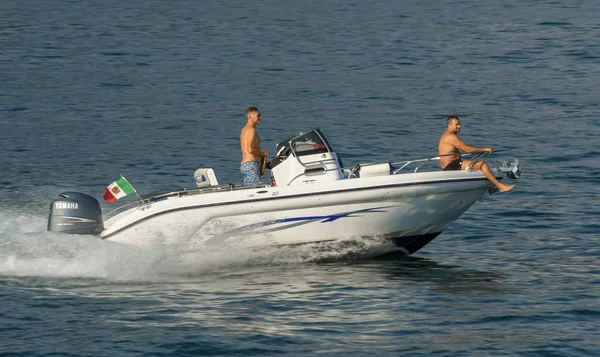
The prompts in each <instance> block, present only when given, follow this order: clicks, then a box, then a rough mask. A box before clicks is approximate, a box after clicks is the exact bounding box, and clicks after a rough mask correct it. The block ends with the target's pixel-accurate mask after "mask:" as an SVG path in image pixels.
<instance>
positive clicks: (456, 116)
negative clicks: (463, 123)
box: [446, 114, 459, 126]
mask: <svg viewBox="0 0 600 357" xmlns="http://www.w3.org/2000/svg"><path fill="white" fill-rule="evenodd" d="M452 119H456V120H459V119H458V115H456V114H453V115H450V116H449V117H448V119H447V120H446V126H448V125H450V122H451V121H452Z"/></svg>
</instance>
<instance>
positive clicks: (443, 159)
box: [438, 115, 515, 192]
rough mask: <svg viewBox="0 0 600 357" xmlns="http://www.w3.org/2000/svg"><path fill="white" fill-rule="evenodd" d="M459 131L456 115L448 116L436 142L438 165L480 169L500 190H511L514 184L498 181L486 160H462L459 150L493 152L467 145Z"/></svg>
mask: <svg viewBox="0 0 600 357" xmlns="http://www.w3.org/2000/svg"><path fill="white" fill-rule="evenodd" d="M459 132H460V120H458V117H457V116H456V115H451V116H449V117H448V121H447V126H446V131H445V132H444V134H442V137H441V138H440V142H439V144H438V155H440V166H441V167H442V170H444V171H448V170H466V169H469V170H481V171H482V172H483V174H484V175H485V177H486V178H487V179H488V180H490V181H491V182H492V183H493V184H494V185H496V187H498V190H499V191H500V192H508V191H510V190H512V189H513V187H515V185H504V184H502V183H500V181H498V180H497V179H496V177H495V176H494V174H493V173H492V170H490V167H489V166H488V164H487V162H485V161H473V160H464V161H463V160H462V157H461V155H460V152H459V150H460V151H463V152H476V151H489V152H490V153H492V152H494V149H492V148H481V147H477V146H469V145H467V144H465V142H464V141H462V140H461V139H460V138H459V137H458V135H457V134H458V133H459ZM442 155H446V156H442Z"/></svg>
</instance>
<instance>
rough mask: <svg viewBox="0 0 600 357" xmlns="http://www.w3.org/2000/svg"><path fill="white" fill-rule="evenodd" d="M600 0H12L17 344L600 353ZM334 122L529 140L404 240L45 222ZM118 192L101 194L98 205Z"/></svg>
mask: <svg viewBox="0 0 600 357" xmlns="http://www.w3.org/2000/svg"><path fill="white" fill-rule="evenodd" d="M599 11H600V3H596V2H591V1H590V2H583V1H533V0H526V1H520V2H512V3H506V2H504V4H503V3H501V2H496V1H491V0H486V1H458V0H452V1H445V2H440V1H420V2H414V1H410V2H409V1H355V2H352V1H335V0H327V1H307V2H292V1H264V2H247V1H229V2H222V1H203V2H197V1H189V0H180V1H137V0H133V1H128V2H121V1H114V0H108V1H102V2H91V1H77V0H74V1H68V2H67V1H58V0H48V1H43V2H42V1H21V2H10V1H4V2H1V3H0V172H1V173H2V175H1V178H0V299H1V303H0V355H2V356H51V355H52V356H111V357H113V356H205V355H215V356H235V355H243V356H265V355H288V356H310V355H313V356H315V355H316V356H367V355H378V356H398V355H409V356H431V355H436V356H499V355H506V356H515V355H518V356H593V355H600V352H598V351H599V350H600V338H599V337H598V329H599V328H600V303H599V301H600V299H598V297H599V295H600V268H599V264H598V261H599V258H600V248H598V247H599V243H600V239H599V238H600V234H599V231H600V225H599V224H598V217H599V214H600V198H599V195H598V184H599V183H600V179H599V177H600V161H599V159H598V158H599V156H600V145H599V144H598V142H599V141H598V136H599V134H600V120H599V119H598V114H599V112H600V100H599V99H598V98H599V96H598V93H600V82H599V81H598V78H600V17H598V13H599ZM250 105H256V106H258V107H259V108H260V110H261V112H262V114H263V122H262V124H261V125H260V126H259V132H260V135H261V138H262V140H263V145H264V146H265V148H266V149H268V150H269V151H271V152H273V151H274V149H275V144H276V143H277V142H278V140H281V139H283V138H285V137H287V136H289V135H291V134H293V133H295V132H298V131H301V130H305V129H308V128H311V127H314V126H320V127H321V128H322V130H323V131H324V132H325V133H326V134H327V135H328V137H329V140H330V142H331V144H332V145H333V146H334V148H336V150H337V151H338V153H340V155H342V157H343V159H344V162H345V163H346V164H352V163H357V162H365V161H370V162H376V161H389V160H401V159H410V158H418V157H423V156H430V155H434V154H435V151H436V145H437V139H438V137H439V135H440V134H441V133H442V131H443V130H444V126H445V119H446V116H448V115H449V114H458V115H459V116H460V117H461V122H462V133H461V136H462V138H463V139H464V140H465V141H466V142H467V143H470V144H473V145H478V146H492V147H494V148H495V149H496V150H498V151H499V153H498V157H504V158H513V157H515V158H519V159H520V160H521V161H522V163H523V164H524V175H523V178H522V179H521V180H520V181H519V182H518V185H517V188H516V190H515V191H514V192H511V193H509V194H503V195H494V196H490V197H486V198H485V200H484V201H483V202H479V203H477V204H476V205H475V206H473V207H472V208H471V209H470V210H469V211H467V213H466V214H465V215H464V216H463V217H462V218H461V219H459V220H458V221H457V222H455V223H454V224H453V225H452V226H451V227H450V228H449V229H448V230H447V231H445V232H444V233H443V234H442V235H440V236H439V237H438V238H437V239H436V240H435V241H433V242H432V243H431V244H429V245H428V246H426V247H425V248H424V249H423V250H422V251H420V252H418V253H417V254H416V255H415V256H414V257H412V258H402V257H390V258H387V259H361V258H360V256H361V252H362V251H363V249H367V248H369V247H368V244H369V243H368V242H359V244H357V245H354V246H340V247H337V248H336V249H331V250H328V251H323V250H318V249H314V248H311V247H299V248H290V249H282V250H277V251H265V252H261V253H257V252H254V253H250V252H245V251H234V252H227V253H221V254H219V253H211V254H208V253H205V252H189V251H185V249H184V248H185V247H181V248H180V249H178V248H173V247H170V248H165V249H155V250H152V251H147V250H143V249H136V248H127V247H122V246H118V245H113V244H109V243H107V242H100V241H97V240H93V239H90V238H89V237H80V236H64V235H56V234H51V233H48V232H46V218H47V213H48V207H49V203H50V201H51V200H52V199H54V198H55V197H56V195H57V194H58V193H59V192H62V191H65V190H76V191H82V192H87V193H89V194H92V195H94V196H95V197H97V198H101V195H102V192H103V190H104V187H105V186H106V185H108V184H109V183H110V182H112V181H113V180H115V179H116V178H117V177H118V175H119V174H123V175H125V176H126V177H127V178H128V179H129V180H130V182H131V183H132V184H133V185H134V186H135V187H136V189H137V190H138V191H139V192H141V193H148V192H151V191H155V190H159V189H164V188H181V187H192V186H193V179H192V174H193V172H194V170H195V169H196V168H198V167H213V168H214V169H215V172H216V173H217V176H218V177H219V180H220V181H221V182H232V183H235V182H240V181H241V178H240V177H239V173H238V167H239V160H240V153H239V143H238V136H239V131H240V129H241V127H242V126H243V124H244V123H245V119H244V115H243V112H244V110H245V108H246V107H248V106H250ZM105 208H106V207H105Z"/></svg>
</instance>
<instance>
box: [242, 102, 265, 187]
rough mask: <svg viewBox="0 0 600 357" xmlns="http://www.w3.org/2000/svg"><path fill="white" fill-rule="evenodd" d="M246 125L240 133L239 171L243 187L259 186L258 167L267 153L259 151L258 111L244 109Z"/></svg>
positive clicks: (255, 109) (256, 109) (252, 108)
mask: <svg viewBox="0 0 600 357" xmlns="http://www.w3.org/2000/svg"><path fill="white" fill-rule="evenodd" d="M246 119H247V120H248V121H247V123H246V125H245V126H244V127H243V128H242V132H241V133H240V147H241V149H242V164H241V166H240V171H241V173H242V177H243V182H244V183H243V184H244V186H251V185H260V184H262V182H261V181H260V165H261V162H262V159H263V156H268V155H269V153H268V152H267V151H262V150H261V149H260V137H259V136H258V133H257V132H256V126H257V125H258V124H260V119H261V115H260V111H259V110H258V108H256V107H250V108H248V109H246Z"/></svg>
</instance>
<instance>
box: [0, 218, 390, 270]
mask: <svg viewBox="0 0 600 357" xmlns="http://www.w3.org/2000/svg"><path fill="white" fill-rule="evenodd" d="M0 221H1V223H0V238H1V239H0V275H4V276H35V277H52V278H94V279H106V280H109V281H117V282H118V281H145V282H147V281H173V279H181V280H184V279H186V277H187V276H189V275H197V274H201V273H207V272H211V271H215V270H221V269H226V268H231V267H239V266H243V267H249V266H264V265H278V264H302V263H311V262H322V261H328V260H343V259H345V258H352V259H357V258H360V257H368V256H372V255H376V254H378V253H382V252H383V251H384V248H385V245H384V244H383V243H381V242H379V241H377V240H366V239H349V240H343V241H339V242H331V243H327V244H305V245H298V246H284V247H271V248H266V249H247V248H237V247H235V246H228V247H226V248H219V249H210V250H198V249H197V248H194V249H190V247H189V246H187V245H186V244H185V243H181V244H178V245H175V246H167V245H164V244H162V243H161V240H160V239H153V238H159V237H148V240H149V241H152V242H154V243H152V244H151V245H149V246H144V247H140V246H134V245H127V244H121V243H115V242H111V241H106V240H101V239H99V238H97V237H95V236H91V235H70V234H60V233H54V232H48V231H46V224H47V218H46V217H42V216H39V215H34V214H24V213H20V214H19V213H8V212H3V211H0Z"/></svg>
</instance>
